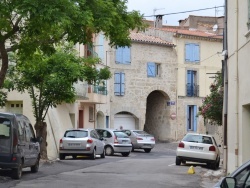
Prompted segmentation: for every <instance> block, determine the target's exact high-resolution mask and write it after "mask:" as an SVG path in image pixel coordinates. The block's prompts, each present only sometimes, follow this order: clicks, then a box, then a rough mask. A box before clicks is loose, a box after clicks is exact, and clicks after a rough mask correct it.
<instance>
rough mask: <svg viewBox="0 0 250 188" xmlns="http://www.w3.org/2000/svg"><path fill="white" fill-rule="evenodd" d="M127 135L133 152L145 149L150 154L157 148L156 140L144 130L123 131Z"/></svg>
mask: <svg viewBox="0 0 250 188" xmlns="http://www.w3.org/2000/svg"><path fill="white" fill-rule="evenodd" d="M122 132H124V133H126V134H127V135H128V136H129V138H130V140H131V143H132V151H134V149H143V150H144V151H145V152H146V153H149V152H150V151H151V150H152V149H153V148H154V146H155V138H154V136H153V135H151V134H149V133H147V132H145V131H142V130H126V129H125V130H122Z"/></svg>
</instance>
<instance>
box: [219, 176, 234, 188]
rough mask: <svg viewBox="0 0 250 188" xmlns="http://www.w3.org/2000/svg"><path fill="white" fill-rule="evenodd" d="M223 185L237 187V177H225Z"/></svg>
mask: <svg viewBox="0 0 250 188" xmlns="http://www.w3.org/2000/svg"><path fill="white" fill-rule="evenodd" d="M222 187H228V188H236V179H235V178H234V177H225V178H224V179H223V180H222Z"/></svg>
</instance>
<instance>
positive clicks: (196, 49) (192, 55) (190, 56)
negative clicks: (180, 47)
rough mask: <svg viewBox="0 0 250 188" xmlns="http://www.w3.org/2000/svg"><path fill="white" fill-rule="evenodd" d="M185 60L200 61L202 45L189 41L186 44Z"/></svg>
mask: <svg viewBox="0 0 250 188" xmlns="http://www.w3.org/2000/svg"><path fill="white" fill-rule="evenodd" d="M185 62H190V63H199V62H200V45H199V44H196V43H187V44H186V45H185Z"/></svg>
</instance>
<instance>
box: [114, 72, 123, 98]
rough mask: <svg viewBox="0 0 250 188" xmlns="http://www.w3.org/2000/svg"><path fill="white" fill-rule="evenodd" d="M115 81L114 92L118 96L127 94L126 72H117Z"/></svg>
mask: <svg viewBox="0 0 250 188" xmlns="http://www.w3.org/2000/svg"><path fill="white" fill-rule="evenodd" d="M114 77H115V81H114V92H115V95H117V96H123V95H124V94H125V73H123V72H116V73H115V76H114Z"/></svg>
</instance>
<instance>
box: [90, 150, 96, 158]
mask: <svg viewBox="0 0 250 188" xmlns="http://www.w3.org/2000/svg"><path fill="white" fill-rule="evenodd" d="M95 157H96V155H95V148H94V149H93V153H92V154H91V155H90V158H91V159H92V160H95Z"/></svg>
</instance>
